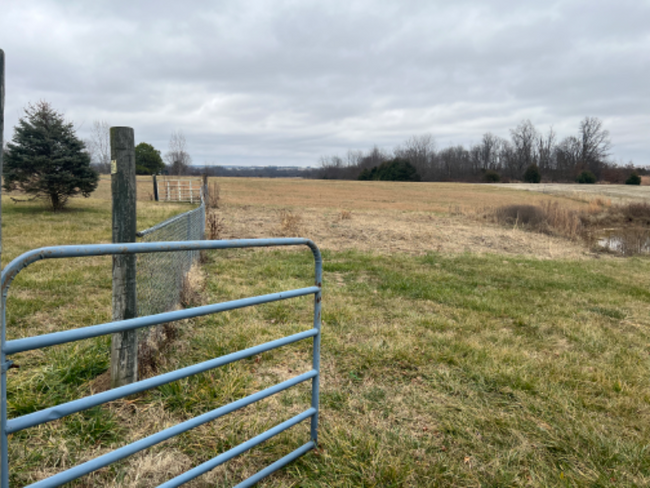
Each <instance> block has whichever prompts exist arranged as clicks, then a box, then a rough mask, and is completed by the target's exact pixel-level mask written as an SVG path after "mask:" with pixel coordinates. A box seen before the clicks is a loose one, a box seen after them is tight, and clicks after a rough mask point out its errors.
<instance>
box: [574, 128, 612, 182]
mask: <svg viewBox="0 0 650 488" xmlns="http://www.w3.org/2000/svg"><path fill="white" fill-rule="evenodd" d="M580 143H581V150H580V160H581V163H582V164H583V165H584V166H585V169H588V170H589V171H591V172H592V173H593V174H595V175H596V177H598V178H600V173H601V170H602V167H603V165H604V163H605V162H606V161H607V158H608V157H609V150H610V149H611V147H612V144H611V142H610V140H609V131H607V130H604V129H603V123H602V121H601V120H600V119H598V118H596V117H585V118H584V120H583V121H582V122H580Z"/></svg>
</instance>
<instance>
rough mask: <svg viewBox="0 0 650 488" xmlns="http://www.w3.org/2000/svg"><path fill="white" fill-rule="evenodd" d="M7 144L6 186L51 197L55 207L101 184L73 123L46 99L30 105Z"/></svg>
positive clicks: (6, 188)
mask: <svg viewBox="0 0 650 488" xmlns="http://www.w3.org/2000/svg"><path fill="white" fill-rule="evenodd" d="M12 141H13V142H10V143H9V144H7V148H8V153H7V154H6V155H5V161H4V167H3V176H4V183H3V187H4V189H5V190H7V191H13V190H19V191H22V192H25V193H28V194H32V195H34V196H36V197H38V198H43V199H45V200H48V201H49V202H50V204H51V205H52V208H53V209H54V210H58V209H60V208H62V207H63V206H64V205H65V204H66V202H67V201H68V198H69V197H71V196H74V195H78V194H82V195H83V196H85V197H88V196H90V194H91V193H92V192H93V191H94V190H95V188H97V184H98V182H99V175H98V174H97V172H96V171H95V170H94V169H92V168H91V167H90V156H89V155H88V153H87V152H85V150H84V149H85V146H84V143H83V142H82V141H81V140H80V139H79V138H77V136H76V135H75V132H74V128H73V126H72V123H66V121H65V119H64V118H63V114H61V113H59V112H57V111H56V110H54V109H53V108H52V106H51V105H50V104H49V103H48V102H45V101H40V102H38V103H36V104H35V105H31V104H30V105H28V106H27V108H26V109H25V116H24V117H23V118H21V119H20V121H19V122H18V125H17V126H16V127H15V128H14V136H13V138H12Z"/></svg>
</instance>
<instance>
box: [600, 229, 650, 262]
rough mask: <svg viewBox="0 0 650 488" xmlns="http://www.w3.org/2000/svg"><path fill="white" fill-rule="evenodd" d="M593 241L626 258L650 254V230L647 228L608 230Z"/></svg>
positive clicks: (601, 232)
mask: <svg viewBox="0 0 650 488" xmlns="http://www.w3.org/2000/svg"><path fill="white" fill-rule="evenodd" d="M592 240H593V242H596V243H597V244H598V246H600V247H602V248H604V249H607V250H608V251H612V252H615V253H618V254H624V255H626V256H631V255H634V254H648V253H650V229H648V228H645V227H640V228H618V229H606V230H603V231H600V232H598V233H597V234H596V235H594V236H593V237H592Z"/></svg>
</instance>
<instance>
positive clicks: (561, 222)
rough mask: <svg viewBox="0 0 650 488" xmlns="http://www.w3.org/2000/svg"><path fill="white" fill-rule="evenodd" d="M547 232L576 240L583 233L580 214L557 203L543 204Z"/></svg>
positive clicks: (548, 202)
mask: <svg viewBox="0 0 650 488" xmlns="http://www.w3.org/2000/svg"><path fill="white" fill-rule="evenodd" d="M541 208H542V210H543V212H544V223H545V225H546V227H547V229H546V232H547V233H551V234H555V235H560V236H563V237H567V238H569V239H572V240H576V239H578V238H579V237H580V235H581V233H582V221H581V220H580V214H579V213H578V212H576V211H575V210H571V209H568V208H566V207H563V206H562V205H560V204H559V202H557V201H553V202H551V201H547V202H542V204H541Z"/></svg>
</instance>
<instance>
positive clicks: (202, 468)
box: [158, 408, 317, 488]
mask: <svg viewBox="0 0 650 488" xmlns="http://www.w3.org/2000/svg"><path fill="white" fill-rule="evenodd" d="M316 413H317V411H316V409H315V408H310V409H308V410H305V411H304V412H303V413H301V414H298V415H296V416H295V417H293V418H291V419H289V420H287V421H285V422H282V423H281V424H278V425H276V426H275V427H273V428H272V429H269V430H267V431H266V432H263V433H262V434H260V435H258V436H255V437H253V438H252V439H250V440H248V441H246V442H242V443H241V444H239V445H238V446H237V447H233V448H232V449H230V450H229V451H226V452H224V453H223V454H219V455H218V456H217V457H215V458H212V459H211V460H210V461H206V462H204V463H203V464H199V465H198V466H197V467H196V468H193V469H190V470H189V471H186V472H185V473H183V474H181V475H180V476H177V477H176V478H174V479H172V480H169V481H168V482H167V483H163V484H162V485H158V488H175V487H177V486H181V485H183V484H185V483H187V482H188V481H191V480H193V479H194V478H197V477H198V476H201V475H202V474H204V473H207V472H208V471H210V470H212V469H214V468H216V467H217V466H219V465H221V464H223V463H225V462H226V461H229V460H230V459H232V458H234V457H237V456H239V455H240V454H242V453H244V452H246V451H248V450H249V449H252V448H253V447H255V446H257V445H258V444H261V443H262V442H264V441H266V440H268V439H270V438H271V437H273V436H276V435H278V434H280V433H281V432H284V431H285V430H287V429H288V428H290V427H293V426H294V425H296V424H299V423H300V422H302V421H303V420H305V419H308V418H309V417H312V416H314V415H316Z"/></svg>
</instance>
